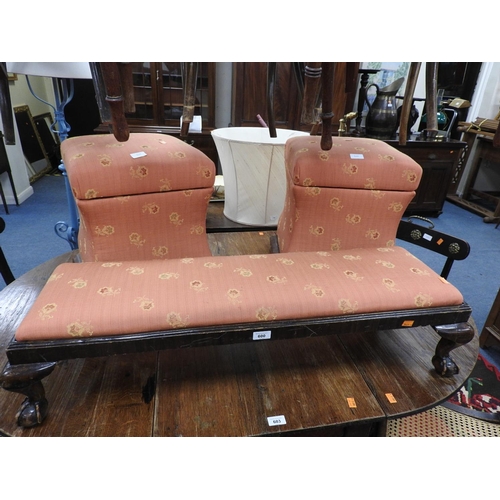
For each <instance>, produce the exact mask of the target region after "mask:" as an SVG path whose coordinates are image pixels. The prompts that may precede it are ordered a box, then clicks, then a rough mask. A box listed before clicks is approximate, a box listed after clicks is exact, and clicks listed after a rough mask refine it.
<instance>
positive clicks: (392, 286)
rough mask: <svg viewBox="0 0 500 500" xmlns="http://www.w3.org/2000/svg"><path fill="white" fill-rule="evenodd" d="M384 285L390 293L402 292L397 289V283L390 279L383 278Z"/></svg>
mask: <svg viewBox="0 0 500 500" xmlns="http://www.w3.org/2000/svg"><path fill="white" fill-rule="evenodd" d="M382 284H383V285H384V286H385V287H386V288H387V290H389V291H390V292H399V291H400V290H399V289H397V288H396V283H395V282H394V281H393V280H391V279H390V278H383V279H382Z"/></svg>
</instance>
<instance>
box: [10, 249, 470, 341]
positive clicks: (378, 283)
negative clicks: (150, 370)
mask: <svg viewBox="0 0 500 500" xmlns="http://www.w3.org/2000/svg"><path fill="white" fill-rule="evenodd" d="M462 302H463V297H462V295H461V294H460V292H459V291H458V290H457V289H456V288H455V287H454V286H453V285H451V284H450V283H448V282H447V281H446V280H444V279H443V278H441V277H440V276H439V275H438V274H436V273H435V272H434V271H433V270H432V269H430V268H429V267H428V266H426V265H425V264H424V263H422V262H421V261H419V260H418V259H416V258H415V257H414V256H413V255H411V254H410V253H409V252H408V251H406V250H404V249H403V248H401V247H391V248H387V247H382V248H370V249H362V248H361V249H354V250H349V251H346V252H342V251H336V252H324V251H320V252H291V253H287V254H269V255H238V256H213V257H198V258H186V259H171V260H162V261H158V260H149V261H129V262H107V263H96V262H87V263H80V264H77V263H70V264H62V265H60V266H59V267H57V268H56V270H55V271H54V273H53V274H52V276H51V277H50V279H49V281H48V282H47V284H46V285H45V287H44V288H43V290H42V292H41V293H40V295H39V296H38V298H37V300H36V302H35V303H34V305H33V307H32V308H31V310H30V311H29V313H28V315H27V316H26V318H25V319H24V321H23V322H22V324H21V325H20V327H19V329H18V331H17V333H16V339H17V340H19V341H25V340H41V339H56V338H73V337H92V336H93V337H96V336H107V335H120V334H127V333H137V332H149V331H163V330H167V331H168V330H171V329H176V328H184V327H189V328H190V327H199V326H210V325H230V324H237V323H248V322H269V328H272V322H273V320H287V319H300V318H313V317H325V316H339V315H349V314H353V313H368V312H370V313H372V312H379V311H394V310H401V309H415V308H422V307H424V308H427V307H439V306H446V305H459V304H461V303H462ZM408 320H409V321H411V317H410V318H408ZM401 326H404V325H403V324H402V325H401Z"/></svg>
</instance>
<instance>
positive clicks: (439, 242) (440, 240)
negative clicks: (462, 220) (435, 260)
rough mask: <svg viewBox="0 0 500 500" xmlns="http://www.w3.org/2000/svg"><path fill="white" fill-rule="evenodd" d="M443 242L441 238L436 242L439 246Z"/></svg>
mask: <svg viewBox="0 0 500 500" xmlns="http://www.w3.org/2000/svg"><path fill="white" fill-rule="evenodd" d="M443 242H444V240H443V238H439V240H437V241H436V243H437V244H438V245H441V244H442V243H443Z"/></svg>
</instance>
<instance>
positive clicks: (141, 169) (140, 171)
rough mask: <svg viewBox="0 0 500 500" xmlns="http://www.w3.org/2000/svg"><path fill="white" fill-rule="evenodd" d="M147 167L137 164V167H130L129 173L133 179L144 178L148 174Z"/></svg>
mask: <svg viewBox="0 0 500 500" xmlns="http://www.w3.org/2000/svg"><path fill="white" fill-rule="evenodd" d="M148 173H149V172H148V167H146V166H145V165H139V166H137V167H130V175H131V176H132V177H133V178H134V179H144V178H145V177H146V176H147V175H148Z"/></svg>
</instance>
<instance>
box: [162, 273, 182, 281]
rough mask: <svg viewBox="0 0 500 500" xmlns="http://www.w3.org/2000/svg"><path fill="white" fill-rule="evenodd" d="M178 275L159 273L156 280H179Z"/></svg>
mask: <svg viewBox="0 0 500 500" xmlns="http://www.w3.org/2000/svg"><path fill="white" fill-rule="evenodd" d="M179 276H180V275H179V273H161V274H159V275H158V278H160V279H161V280H169V279H172V278H174V279H178V278H179Z"/></svg>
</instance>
